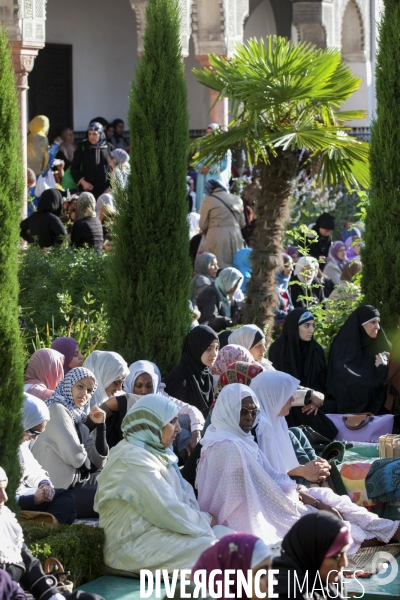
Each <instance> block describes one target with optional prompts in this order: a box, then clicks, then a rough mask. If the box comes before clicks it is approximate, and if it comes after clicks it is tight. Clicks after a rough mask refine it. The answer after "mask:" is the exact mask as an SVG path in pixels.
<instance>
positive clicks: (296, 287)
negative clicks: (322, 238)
mask: <svg viewBox="0 0 400 600" xmlns="http://www.w3.org/2000/svg"><path fill="white" fill-rule="evenodd" d="M318 269H319V264H318V261H317V260H316V259H315V258H313V257H312V256H302V257H301V258H299V260H298V261H297V263H296V265H295V268H294V275H293V276H292V279H291V281H290V286H291V287H290V293H291V295H292V302H293V306H294V308H308V307H309V306H311V305H312V304H320V303H321V302H323V301H324V300H325V295H324V286H323V284H322V283H321V282H320V281H319V279H317V274H318ZM302 296H304V297H305V298H302Z"/></svg>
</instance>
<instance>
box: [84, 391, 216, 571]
mask: <svg viewBox="0 0 400 600" xmlns="http://www.w3.org/2000/svg"><path fill="white" fill-rule="evenodd" d="M178 410H179V409H178V407H177V406H176V404H174V403H173V402H172V401H171V400H169V399H168V398H165V397H163V396H160V395H159V394H149V395H147V396H146V397H144V398H142V399H140V400H138V402H137V403H136V404H135V406H133V407H132V408H131V410H130V411H129V412H128V414H127V415H126V417H125V419H124V421H123V423H122V431H123V434H124V439H123V440H122V441H121V442H120V443H119V444H118V445H117V446H116V447H115V448H113V449H112V450H111V452H110V458H109V461H108V463H107V465H106V467H105V468H104V469H103V471H102V473H101V474H100V475H99V478H98V490H97V494H96V500H95V508H96V510H97V511H98V512H99V514H100V527H102V528H103V529H104V533H105V547H104V562H105V564H106V565H108V567H111V568H113V569H116V570H119V571H125V572H129V573H132V572H134V573H138V572H139V571H140V569H150V570H151V571H154V570H155V569H167V570H168V572H171V571H172V570H173V569H178V568H179V569H182V568H185V569H187V568H191V567H192V566H193V565H194V563H195V562H196V560H197V559H198V557H199V556H200V554H201V552H202V551H203V550H205V549H206V548H208V547H209V546H211V545H212V544H213V543H214V542H215V541H216V537H215V535H214V533H213V530H212V528H211V527H212V526H213V525H215V524H216V521H215V519H213V518H212V516H211V515H210V514H207V513H204V512H201V511H200V510H199V507H198V504H197V501H196V499H195V496H194V493H193V489H192V487H191V486H190V485H189V484H188V483H187V482H185V481H184V479H183V478H182V476H181V474H180V471H179V468H178V465H177V463H178V459H177V457H176V456H175V454H174V453H173V452H172V450H171V445H172V443H173V440H174V438H175V436H176V435H177V434H178V433H179V430H180V427H179V423H178Z"/></svg>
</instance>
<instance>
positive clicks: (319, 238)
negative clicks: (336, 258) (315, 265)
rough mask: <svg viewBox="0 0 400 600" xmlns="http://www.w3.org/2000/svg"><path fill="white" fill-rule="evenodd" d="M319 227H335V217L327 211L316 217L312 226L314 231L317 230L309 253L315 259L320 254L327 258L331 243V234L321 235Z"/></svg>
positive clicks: (331, 228) (330, 228)
mask: <svg viewBox="0 0 400 600" xmlns="http://www.w3.org/2000/svg"><path fill="white" fill-rule="evenodd" d="M321 227H322V228H323V229H329V230H333V229H335V217H333V216H332V215H330V214H329V213H323V214H322V215H320V216H319V217H318V219H317V221H316V223H315V225H314V227H313V229H314V231H316V232H317V235H316V236H315V238H314V239H313V241H312V243H311V244H310V247H309V253H310V254H311V256H313V257H314V258H315V259H317V260H319V257H320V256H324V257H325V258H327V256H328V253H329V248H330V247H331V243H332V236H331V235H325V236H324V235H321V233H320V229H321Z"/></svg>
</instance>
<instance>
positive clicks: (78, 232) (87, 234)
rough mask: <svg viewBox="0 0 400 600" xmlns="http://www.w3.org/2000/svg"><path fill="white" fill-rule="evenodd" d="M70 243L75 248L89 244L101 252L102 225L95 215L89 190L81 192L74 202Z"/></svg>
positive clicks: (94, 206)
mask: <svg viewBox="0 0 400 600" xmlns="http://www.w3.org/2000/svg"><path fill="white" fill-rule="evenodd" d="M71 244H72V245H73V246H75V248H82V247H83V246H85V245H87V246H91V247H93V248H94V249H95V250H96V251H97V252H101V251H102V249H103V227H102V225H101V221H100V219H98V218H97V216H96V200H95V197H94V196H93V194H91V193H90V192H83V193H82V194H81V195H80V196H79V198H78V200H77V202H76V216H75V222H74V224H73V226H72V230H71Z"/></svg>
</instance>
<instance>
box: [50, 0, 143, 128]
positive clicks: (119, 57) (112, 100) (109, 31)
mask: <svg viewBox="0 0 400 600" xmlns="http://www.w3.org/2000/svg"><path fill="white" fill-rule="evenodd" d="M46 41H47V42H50V43H54V44H72V46H73V48H72V61H73V101H74V128H75V130H77V131H84V130H85V129H86V128H87V126H88V123H89V121H90V119H92V118H93V117H96V116H103V117H104V118H106V119H108V120H110V121H112V120H113V119H115V118H121V119H123V120H125V121H126V118H127V110H128V94H129V89H130V82H131V80H132V78H133V70H134V65H135V64H136V63H137V61H138V57H137V54H136V47H137V34H136V19H135V14H134V12H133V10H132V8H131V6H130V3H129V0H114V1H113V2H108V1H107V0H67V1H65V0H48V2H47V22H46Z"/></svg>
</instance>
